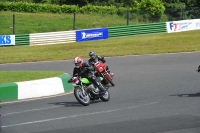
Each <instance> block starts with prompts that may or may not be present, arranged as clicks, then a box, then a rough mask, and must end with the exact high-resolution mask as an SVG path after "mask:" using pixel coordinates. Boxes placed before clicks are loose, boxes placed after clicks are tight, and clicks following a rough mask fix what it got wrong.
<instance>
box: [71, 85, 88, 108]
mask: <svg viewBox="0 0 200 133" xmlns="http://www.w3.org/2000/svg"><path fill="white" fill-rule="evenodd" d="M78 91H81V92H82V89H81V88H79V87H75V88H74V96H75V98H76V100H77V101H78V102H79V103H80V104H82V105H83V106H88V105H89V104H90V97H89V95H88V93H87V92H85V93H86V95H87V97H88V98H87V100H88V101H87V102H83V101H82V99H81V98H80V97H79V95H78Z"/></svg>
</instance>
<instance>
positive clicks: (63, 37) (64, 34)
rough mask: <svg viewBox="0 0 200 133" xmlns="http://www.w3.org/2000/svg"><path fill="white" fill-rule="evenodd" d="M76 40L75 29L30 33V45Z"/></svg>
mask: <svg viewBox="0 0 200 133" xmlns="http://www.w3.org/2000/svg"><path fill="white" fill-rule="evenodd" d="M70 42H76V32H75V31H61V32H46V33H35V34H30V45H31V46H32V45H48V44H61V43H70Z"/></svg>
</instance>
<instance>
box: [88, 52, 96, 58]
mask: <svg viewBox="0 0 200 133" xmlns="http://www.w3.org/2000/svg"><path fill="white" fill-rule="evenodd" d="M89 56H90V58H93V59H94V58H95V53H94V52H93V51H90V52H89Z"/></svg>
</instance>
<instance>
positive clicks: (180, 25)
mask: <svg viewBox="0 0 200 133" xmlns="http://www.w3.org/2000/svg"><path fill="white" fill-rule="evenodd" d="M166 25H167V32H168V33H172V32H181V31H189V30H197V29H200V19H192V20H182V21H172V22H166Z"/></svg>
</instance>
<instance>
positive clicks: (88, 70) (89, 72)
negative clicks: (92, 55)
mask: <svg viewBox="0 0 200 133" xmlns="http://www.w3.org/2000/svg"><path fill="white" fill-rule="evenodd" d="M74 64H75V67H74V70H73V76H81V77H86V78H88V80H90V81H91V82H92V83H93V84H94V85H95V86H97V87H98V88H99V90H100V93H101V94H104V93H105V92H106V89H105V88H104V86H103V85H102V84H99V82H97V80H96V78H97V77H96V76H95V74H94V67H92V66H90V65H89V64H88V63H83V59H82V58H81V57H76V58H75V59H74Z"/></svg>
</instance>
